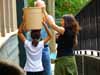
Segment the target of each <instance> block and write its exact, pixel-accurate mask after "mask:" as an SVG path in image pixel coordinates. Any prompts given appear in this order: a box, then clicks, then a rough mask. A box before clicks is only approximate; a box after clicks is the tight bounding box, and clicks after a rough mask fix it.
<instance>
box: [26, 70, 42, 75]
mask: <svg viewBox="0 0 100 75" xmlns="http://www.w3.org/2000/svg"><path fill="white" fill-rule="evenodd" d="M26 75H43V71H41V72H27V74H26Z"/></svg>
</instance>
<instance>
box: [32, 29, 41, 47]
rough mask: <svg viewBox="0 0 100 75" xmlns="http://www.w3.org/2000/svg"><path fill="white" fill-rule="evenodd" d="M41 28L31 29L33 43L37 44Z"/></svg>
mask: <svg viewBox="0 0 100 75" xmlns="http://www.w3.org/2000/svg"><path fill="white" fill-rule="evenodd" d="M40 31H41V30H31V38H32V45H34V46H37V44H38V42H39V39H40Z"/></svg>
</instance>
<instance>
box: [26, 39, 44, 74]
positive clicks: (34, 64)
mask: <svg viewBox="0 0 100 75" xmlns="http://www.w3.org/2000/svg"><path fill="white" fill-rule="evenodd" d="M24 45H25V49H26V56H27V59H26V64H25V67H24V70H25V71H28V72H38V71H43V70H44V69H43V66H42V50H43V48H44V41H43V40H42V41H40V42H39V43H38V45H37V46H36V47H34V46H33V45H32V42H31V41H28V40H25V43H24Z"/></svg>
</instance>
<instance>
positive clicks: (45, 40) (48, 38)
mask: <svg viewBox="0 0 100 75" xmlns="http://www.w3.org/2000/svg"><path fill="white" fill-rule="evenodd" d="M43 25H44V28H45V30H46V32H47V34H48V36H47V37H46V38H45V39H44V44H46V43H47V42H48V41H49V40H50V39H51V37H52V35H51V32H50V30H49V29H48V27H47V25H46V24H45V23H43Z"/></svg>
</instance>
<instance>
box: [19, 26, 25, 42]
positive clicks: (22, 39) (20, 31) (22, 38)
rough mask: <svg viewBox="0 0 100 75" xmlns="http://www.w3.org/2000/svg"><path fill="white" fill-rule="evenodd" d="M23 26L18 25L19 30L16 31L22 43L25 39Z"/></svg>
mask: <svg viewBox="0 0 100 75" xmlns="http://www.w3.org/2000/svg"><path fill="white" fill-rule="evenodd" d="M22 31H23V25H20V27H19V29H18V36H19V38H20V39H21V41H22V42H25V40H26V38H25V36H24V35H23V32H22Z"/></svg>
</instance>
